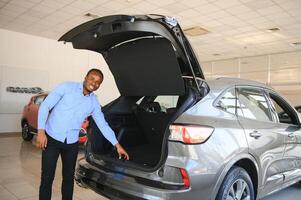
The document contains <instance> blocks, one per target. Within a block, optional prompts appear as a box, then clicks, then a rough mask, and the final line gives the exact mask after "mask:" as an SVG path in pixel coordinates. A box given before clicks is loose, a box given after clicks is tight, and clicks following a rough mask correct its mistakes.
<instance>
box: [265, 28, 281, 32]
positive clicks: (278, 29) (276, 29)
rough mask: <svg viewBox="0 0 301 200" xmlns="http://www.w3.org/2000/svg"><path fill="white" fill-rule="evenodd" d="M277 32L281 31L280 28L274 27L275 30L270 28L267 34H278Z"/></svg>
mask: <svg viewBox="0 0 301 200" xmlns="http://www.w3.org/2000/svg"><path fill="white" fill-rule="evenodd" d="M276 31H280V28H278V27H274V28H269V29H268V30H267V32H269V33H272V32H276Z"/></svg>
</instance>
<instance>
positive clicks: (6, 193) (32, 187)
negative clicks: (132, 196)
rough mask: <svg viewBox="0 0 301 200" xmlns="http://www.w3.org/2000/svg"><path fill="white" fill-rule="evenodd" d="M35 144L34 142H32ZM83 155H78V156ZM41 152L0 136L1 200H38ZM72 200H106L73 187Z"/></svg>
mask: <svg viewBox="0 0 301 200" xmlns="http://www.w3.org/2000/svg"><path fill="white" fill-rule="evenodd" d="M33 143H34V140H33ZM81 156H83V153H82V152H80V153H79V157H81ZM40 162H41V152H40V150H38V149H36V147H35V146H34V144H32V143H30V142H24V141H23V140H22V139H21V137H20V134H10V135H6V134H0V200H17V199H19V200H37V199H38V188H39V180H40V170H41V164H40ZM60 184H61V162H60V160H59V162H58V167H57V171H56V177H55V180H54V185H53V198H52V199H53V200H60V199H61V196H60ZM74 191H75V192H74V200H106V198H104V197H102V196H100V195H98V194H96V193H94V192H93V191H91V190H89V189H84V188H80V187H78V186H77V185H76V184H75V190H74ZM299 199H301V185H299V184H296V185H293V186H291V187H289V188H287V189H285V190H282V191H280V192H277V193H275V194H273V195H271V196H269V197H267V198H264V199H262V200H299Z"/></svg>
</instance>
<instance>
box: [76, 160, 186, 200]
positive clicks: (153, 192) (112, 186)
mask: <svg viewBox="0 0 301 200" xmlns="http://www.w3.org/2000/svg"><path fill="white" fill-rule="evenodd" d="M136 178H137V177H130V176H126V175H123V174H120V173H118V174H117V173H113V172H108V171H104V170H102V169H99V168H96V167H94V166H92V165H91V164H89V163H87V162H86V161H85V160H84V159H82V160H80V161H79V165H78V168H77V170H76V174H75V180H76V182H77V184H79V185H80V186H82V187H88V188H90V189H92V190H94V191H95V192H97V193H99V194H101V195H103V196H105V197H108V198H110V199H117V200H119V199H120V200H121V199H122V200H144V199H152V200H163V199H164V200H166V199H173V200H178V199H179V200H180V199H181V200H183V198H187V197H189V196H190V195H189V193H190V189H185V190H174V189H162V188H157V187H152V186H147V185H144V184H142V183H141V181H139V180H137V179H136ZM187 195H188V196H187ZM188 199H189V198H188Z"/></svg>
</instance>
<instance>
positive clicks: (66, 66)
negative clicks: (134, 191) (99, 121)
mask: <svg viewBox="0 0 301 200" xmlns="http://www.w3.org/2000/svg"><path fill="white" fill-rule="evenodd" d="M0 66H4V67H6V68H7V67H8V68H9V67H11V68H22V69H28V70H43V71H45V73H48V76H49V79H48V88H45V89H46V90H51V89H53V88H54V87H55V86H56V85H57V84H59V83H61V82H64V81H82V80H83V78H84V76H85V75H86V73H87V71H88V70H89V69H90V68H99V69H101V70H102V71H103V73H104V75H105V79H104V82H103V84H102V85H101V87H100V89H99V90H98V91H97V92H96V94H97V95H98V97H99V99H100V102H101V104H102V105H104V104H106V103H108V102H109V101H111V100H112V99H114V98H116V97H117V96H118V95H119V92H118V90H117V88H116V84H115V81H114V79H113V76H112V74H111V72H110V71H109V69H108V67H107V65H106V63H105V61H104V60H103V58H102V56H101V55H100V54H98V53H95V52H90V51H86V50H76V49H73V48H72V45H71V44H63V43H62V42H57V41H55V40H51V39H46V38H42V37H36V36H32V35H27V34H22V33H17V32H12V31H7V30H3V29H0ZM1 76H2V75H1V72H0V81H1ZM32 78H34V77H28V76H26V77H24V79H32ZM43 89H44V88H43ZM0 95H1V94H0ZM21 112H22V110H20V113H19V114H0V133H3V132H17V131H20V130H21V127H20V118H21Z"/></svg>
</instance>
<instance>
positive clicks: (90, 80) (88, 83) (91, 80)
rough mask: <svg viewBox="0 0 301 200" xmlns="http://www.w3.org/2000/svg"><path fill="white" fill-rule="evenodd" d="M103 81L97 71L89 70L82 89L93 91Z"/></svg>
mask: <svg viewBox="0 0 301 200" xmlns="http://www.w3.org/2000/svg"><path fill="white" fill-rule="evenodd" d="M102 81H103V78H102V77H101V76H100V75H99V74H98V73H97V72H94V71H92V72H90V73H89V74H88V75H87V76H86V77H85V81H84V89H85V90H87V91H88V92H93V91H95V90H97V89H98V88H99V86H100V85H101V83H102Z"/></svg>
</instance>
